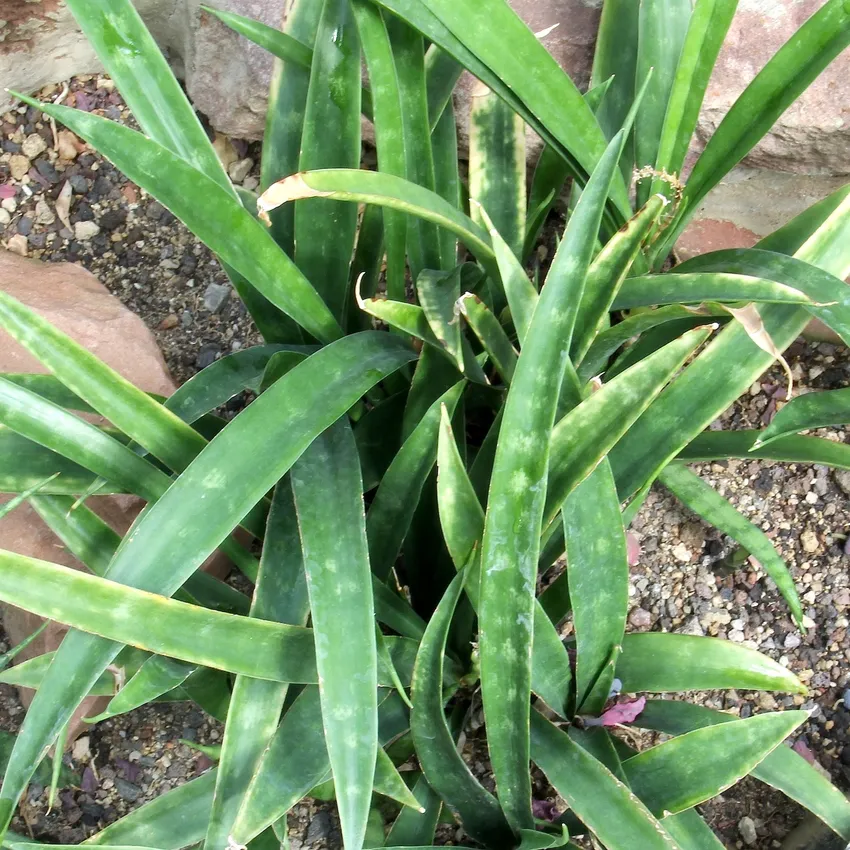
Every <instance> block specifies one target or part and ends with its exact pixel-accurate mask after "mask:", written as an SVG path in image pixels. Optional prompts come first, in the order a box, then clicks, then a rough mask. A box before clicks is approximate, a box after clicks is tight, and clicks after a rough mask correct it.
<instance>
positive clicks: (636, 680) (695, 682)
mask: <svg viewBox="0 0 850 850" xmlns="http://www.w3.org/2000/svg"><path fill="white" fill-rule="evenodd" d="M617 678H619V679H620V680H621V681H622V683H623V691H627V692H629V693H640V692H642V691H651V692H653V693H667V692H676V691H707V690H714V689H720V688H741V689H742V690H747V691H783V692H785V693H796V694H804V693H805V692H806V688H805V687H804V686H803V685H802V684H801V683H800V681H799V679H797V677H796V676H795V675H794V674H793V673H792V672H791V671H790V670H788V669H786V668H785V667H783V666H782V665H780V664H777V663H776V662H775V661H771V659H769V658H768V657H767V656H765V655H762V654H761V653H759V652H756V651H755V650H753V649H748V648H747V647H745V646H741V645H740V644H737V643H732V642H731V641H726V640H719V639H718V638H709V637H696V636H694V635H679V634H662V633H657V632H642V633H639V634H629V635H626V636H625V638H624V639H623V653H622V655H621V656H620V658H619V659H618V661H617Z"/></svg>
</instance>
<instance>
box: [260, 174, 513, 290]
mask: <svg viewBox="0 0 850 850" xmlns="http://www.w3.org/2000/svg"><path fill="white" fill-rule="evenodd" d="M302 198H326V199H329V200H339V201H349V202H352V203H358V204H376V205H377V206H381V207H389V208H390V209H394V210H399V211H400V212H403V213H408V214H409V215H413V216H416V217H419V218H422V219H425V220H426V221H429V222H431V223H433V224H436V225H438V226H440V227H445V228H447V229H448V230H450V231H451V232H452V233H456V234H457V235H458V236H459V237H460V239H461V241H463V243H464V244H465V245H466V247H467V248H469V250H470V251H471V252H472V253H473V254H475V257H476V259H477V260H478V261H479V262H480V263H481V265H482V266H483V267H484V268H485V270H486V271H487V273H488V274H490V275H491V276H492V277H495V278H496V279H498V269H497V268H496V265H495V257H494V256H493V249H492V248H491V246H490V240H489V238H488V235H487V233H486V232H485V231H483V230H482V229H481V228H480V227H478V225H477V224H475V223H474V222H473V221H472V220H471V219H470V218H469V217H468V216H466V215H464V214H463V213H462V212H460V211H459V210H458V209H457V208H456V207H454V206H452V204H450V203H449V202H448V201H446V200H445V199H444V198H441V197H440V196H439V195H437V194H436V193H434V192H432V191H430V190H428V189H425V188H423V187H422V186H417V185H416V184H415V183H411V182H409V181H407V180H402V179H401V178H399V177H395V176H394V175H392V174H382V173H379V172H376V171H364V170H352V169H346V168H337V169H326V170H324V171H311V172H308V173H306V174H294V175H292V176H291V177H288V178H285V179H284V180H281V181H279V182H278V183H275V184H274V185H273V186H271V187H270V188H269V189H268V190H267V191H266V192H265V193H264V194H263V195H262V196H261V197H260V199H259V201H258V202H257V203H258V206H259V207H260V209H261V210H266V211H268V210H274V209H276V208H277V207H279V206H280V205H281V204H286V203H288V202H290V201H298V200H301V199H302ZM408 235H410V234H408ZM412 249H413V246H412V245H409V246H408V250H409V251H410V250H412ZM438 267H439V266H438Z"/></svg>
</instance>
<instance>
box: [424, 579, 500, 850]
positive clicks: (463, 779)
mask: <svg viewBox="0 0 850 850" xmlns="http://www.w3.org/2000/svg"><path fill="white" fill-rule="evenodd" d="M465 576H466V573H465V571H463V570H461V571H460V572H459V573H458V575H457V576H456V577H455V578H454V580H453V581H452V583H451V584H450V585H449V588H448V590H447V591H446V593H445V595H444V596H443V598H442V600H441V601H440V604H439V605H438V606H437V610H436V611H435V612H434V615H433V616H432V617H431V620H430V622H429V623H428V628H427V629H426V630H425V635H424V637H423V638H422V643H421V644H420V646H419V652H418V654H417V656H416V666H415V667H414V670H413V711H412V712H411V716H410V730H411V732H412V733H413V741H414V743H415V745H416V753H417V755H418V757H419V763H420V765H421V766H422V770H423V771H424V772H425V776H426V778H427V779H428V782H429V783H430V784H431V786H432V787H433V788H434V790H435V791H436V792H437V793H438V794H439V795H440V796H441V797H442V798H443V800H444V801H445V803H446V805H447V806H448V807H449V808H450V809H451V810H452V811H453V812H455V813H456V814H457V815H458V816H459V817H460V818H461V821H462V823H463V826H464V830H465V831H466V832H467V833H468V834H469V836H470V837H471V838H474V839H475V840H476V841H480V842H481V843H482V844H485V845H486V846H489V847H495V848H499V847H510V846H512V844H513V835H512V832H511V828H510V826H509V825H508V823H507V821H506V820H505V816H504V815H503V814H502V810H501V809H500V807H499V804H498V802H497V801H496V799H495V798H494V797H493V796H492V795H491V794H490V793H489V792H488V791H486V790H485V789H484V788H483V786H482V785H481V784H480V783H479V781H478V780H477V779H476V778H475V777H474V776H473V775H472V773H471V771H470V770H469V768H468V767H467V766H466V764H465V763H464V761H463V759H462V758H461V756H460V754H459V753H458V751H457V746H456V744H455V742H454V740H453V739H452V735H451V732H450V731H449V727H448V724H447V723H446V718H445V714H444V712H443V693H442V687H441V682H442V679H443V653H444V652H445V647H446V638H447V637H448V632H449V626H450V625H451V621H452V615H453V614H454V610H455V607H456V606H457V603H458V599H460V595H461V592H462V591H463V583H464V578H465Z"/></svg>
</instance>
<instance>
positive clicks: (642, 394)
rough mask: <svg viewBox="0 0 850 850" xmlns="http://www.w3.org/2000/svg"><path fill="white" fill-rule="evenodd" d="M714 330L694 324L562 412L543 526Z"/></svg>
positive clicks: (553, 443) (556, 430)
mask: <svg viewBox="0 0 850 850" xmlns="http://www.w3.org/2000/svg"><path fill="white" fill-rule="evenodd" d="M710 333H711V329H710V328H695V329H694V330H692V331H688V332H687V333H686V334H683V335H682V336H681V337H680V338H679V339H677V340H674V341H673V342H671V343H668V344H667V345H666V346H664V348H661V349H659V350H658V351H656V352H655V353H653V354H651V355H650V356H649V357H647V358H645V359H644V360H641V361H640V362H638V363H636V364H635V365H634V366H632V367H631V368H630V369H627V370H626V371H625V372H623V373H621V374H620V375H617V376H616V377H615V378H613V379H612V380H611V381H609V382H608V383H607V384H603V385H602V387H601V388H600V389H599V390H597V391H596V392H593V393H591V394H590V395H589V396H588V397H587V398H586V399H585V400H584V401H583V402H581V404H579V405H578V406H576V407H575V408H573V409H572V410H571V411H570V412H569V413H568V414H567V415H566V416H564V417H563V418H562V419H561V420H560V421H559V422H558V424H557V425H556V426H555V428H554V430H553V431H552V438H551V445H550V453H551V458H550V463H549V483H548V485H547V491H546V507H545V511H544V523H545V526H547V527H548V526H549V525H550V524H551V523H552V522H554V521H555V518H556V517H557V515H558V511H559V510H560V509H561V505H562V504H563V503H564V500H565V499H566V498H567V496H568V495H569V494H570V492H571V491H572V490H573V489H574V488H575V487H576V486H577V485H578V484H579V482H581V481H582V480H583V479H584V478H585V477H586V476H587V475H589V474H590V472H591V471H592V470H593V469H594V468H595V467H596V464H597V463H598V462H599V460H600V458H602V457H603V456H604V455H605V454H606V453H607V452H608V451H609V450H610V449H611V448H612V447H613V446H615V445H616V444H617V442H618V441H619V440H620V439H621V438H622V437H623V435H624V434H626V433H627V432H628V429H629V428H630V427H631V426H632V424H633V423H634V422H635V420H637V419H638V418H639V417H640V415H641V413H642V412H643V411H644V410H646V409H647V408H648V407H649V406H650V405H651V404H652V402H653V400H654V399H655V398H656V397H657V396H658V394H659V393H660V392H661V390H662V389H663V388H664V387H665V386H666V384H667V383H668V382H669V381H670V380H671V378H672V377H673V376H674V375H676V373H677V372H678V370H679V369H680V368H681V366H682V364H683V363H684V362H685V361H686V360H687V359H688V357H690V355H691V354H693V352H694V350H695V349H696V348H697V347H698V346H699V345H701V344H702V343H703V342H704V341H705V340H706V339H707V338H708V335H709V334H710Z"/></svg>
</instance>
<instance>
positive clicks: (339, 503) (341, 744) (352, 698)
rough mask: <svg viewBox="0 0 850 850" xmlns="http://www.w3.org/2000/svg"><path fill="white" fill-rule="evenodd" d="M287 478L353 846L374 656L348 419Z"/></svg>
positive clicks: (373, 739)
mask: <svg viewBox="0 0 850 850" xmlns="http://www.w3.org/2000/svg"><path fill="white" fill-rule="evenodd" d="M291 477H292V493H293V496H294V498H295V509H296V512H297V514H298V529H299V531H300V534H301V550H302V553H303V558H304V569H305V572H306V574H307V587H308V590H309V593H310V613H311V617H312V622H313V638H314V640H315V644H316V666H317V670H318V676H319V678H318V681H319V697H320V703H321V707H322V723H323V726H324V730H325V744H326V746H327V749H328V758H329V760H330V764H331V769H332V772H333V777H334V783H335V785H336V797H337V805H338V806H339V813H340V821H341V823H342V832H343V836H344V841H345V846H346V847H348V848H353V850H358V848H360V847H362V846H363V841H364V837H365V835H366V825H367V821H368V818H369V809H370V806H371V801H372V779H373V777H375V758H376V756H377V749H378V703H377V698H376V693H377V685H378V681H377V679H378V654H377V647H376V643H375V625H374V620H375V611H374V604H373V597H372V586H371V572H370V567H369V550H368V544H367V541H366V519H365V514H364V509H363V495H362V493H363V482H362V480H361V477H360V462H359V458H358V456H357V447H356V444H355V442H354V435H353V434H352V433H351V429H350V427H349V426H348V423H347V422H338V423H337V424H335V425H334V426H332V427H331V428H330V429H329V430H327V431H325V433H324V434H322V435H320V436H319V437H317V438H316V439H315V440H314V441H313V443H312V444H311V445H310V448H308V449H307V451H306V452H305V453H304V454H303V455H302V456H301V458H300V459H299V460H298V462H297V463H296V464H295V465H294V466H293V467H292V472H291ZM384 480H385V481H386V477H385V478H384ZM331 505H332V506H333V510H332V511H329V510H328V507H329V506H331ZM343 599H344V600H345V610H344V613H343V611H341V610H340V605H341V602H342V600H343ZM305 614H306V611H305Z"/></svg>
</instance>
